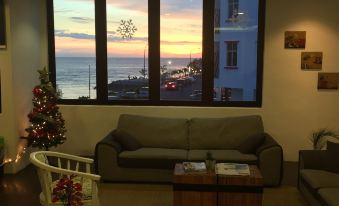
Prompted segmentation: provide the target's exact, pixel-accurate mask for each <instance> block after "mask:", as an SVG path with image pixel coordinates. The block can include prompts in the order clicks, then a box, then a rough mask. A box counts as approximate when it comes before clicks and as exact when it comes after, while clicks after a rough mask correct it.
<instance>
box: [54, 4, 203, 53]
mask: <svg viewBox="0 0 339 206" xmlns="http://www.w3.org/2000/svg"><path fill="white" fill-rule="evenodd" d="M147 2H148V1H147V0H128V1H126V0H107V37H108V38H107V39H108V43H107V45H108V56H109V57H143V55H144V49H145V48H146V51H147V45H148V14H147V13H148V6H147ZM160 12H161V57H181V58H189V55H190V53H192V57H199V56H201V48H202V45H201V42H202V0H161V11H160ZM54 15H55V16H54V21H55V46H56V55H57V56H59V57H64V56H73V57H92V56H95V41H94V38H95V22H94V1H93V0H54ZM129 19H132V22H133V24H134V25H135V27H136V28H137V31H136V32H135V34H134V36H133V38H132V39H128V40H126V39H125V40H124V39H122V37H121V35H120V34H119V33H117V29H118V27H119V25H120V21H121V20H129ZM146 55H147V53H146Z"/></svg>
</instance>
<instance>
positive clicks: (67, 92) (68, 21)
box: [53, 0, 96, 99]
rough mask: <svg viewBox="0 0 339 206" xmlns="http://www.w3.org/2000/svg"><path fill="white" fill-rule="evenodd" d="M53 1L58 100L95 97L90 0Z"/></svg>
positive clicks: (92, 17)
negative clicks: (59, 94) (59, 93)
mask: <svg viewBox="0 0 339 206" xmlns="http://www.w3.org/2000/svg"><path fill="white" fill-rule="evenodd" d="M53 2H54V3H53V6H54V34H55V55H56V58H55V61H56V85H57V89H58V90H59V91H60V92H61V95H62V96H61V98H62V99H79V98H81V99H88V98H91V99H95V98H96V90H95V86H96V64H95V62H96V58H95V22H94V0H93V1H88V0H77V1H70V0H54V1H53Z"/></svg>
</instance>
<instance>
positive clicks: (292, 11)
mask: <svg viewBox="0 0 339 206" xmlns="http://www.w3.org/2000/svg"><path fill="white" fill-rule="evenodd" d="M266 4H267V5H266V30H265V53H264V80H263V82H264V83H263V105H262V108H195V107H194V108H192V107H125V106H61V111H62V113H63V115H64V118H65V120H66V127H67V129H68V132H67V137H68V140H67V141H66V142H65V143H64V145H62V146H60V147H58V148H57V150H59V151H64V152H69V153H75V154H93V152H94V147H95V144H96V142H98V141H99V140H100V139H101V138H102V137H104V135H105V134H107V133H108V132H109V131H110V130H111V129H113V128H115V127H116V124H117V119H118V117H119V115H120V114H123V113H130V114H141V115H150V116H163V117H187V118H190V117H226V116H238V115H250V114H259V115H261V116H262V118H263V121H264V126H265V130H266V131H267V132H268V133H270V134H271V135H272V136H273V137H274V138H275V139H276V140H277V141H278V142H279V143H280V144H281V145H282V147H283V149H284V158H285V160H288V161H297V159H298V151H299V150H301V149H310V148H311V145H312V144H311V142H310V140H309V137H310V135H311V133H312V132H313V131H315V130H317V129H319V128H322V127H326V128H331V129H335V130H337V131H339V107H338V106H337V105H338V102H339V92H338V90H335V91H318V90H317V76H318V72H317V71H302V70H301V69H300V59H301V52H302V51H322V52H323V55H324V59H323V69H322V72H339V68H338V66H337V63H338V59H337V57H336V53H337V52H336V51H337V50H338V49H339V39H338V36H339V27H338V26H337V25H339V13H338V12H337V8H338V7H339V3H338V2H337V1H336V0H330V1H323V2H321V3H319V1H317V0H299V1H294V0H285V1H267V3H266ZM289 30H298V31H307V42H306V49H305V50H300V49H297V50H296V49H284V32H285V31H289Z"/></svg>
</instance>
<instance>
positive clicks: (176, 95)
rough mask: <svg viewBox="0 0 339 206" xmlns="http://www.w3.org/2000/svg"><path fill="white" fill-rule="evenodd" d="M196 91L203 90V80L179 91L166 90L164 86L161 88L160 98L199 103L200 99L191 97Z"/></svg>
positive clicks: (198, 80)
mask: <svg viewBox="0 0 339 206" xmlns="http://www.w3.org/2000/svg"><path fill="white" fill-rule="evenodd" d="M194 90H201V79H197V80H196V81H194V82H193V83H192V84H191V85H187V86H185V87H183V88H179V89H178V90H166V89H165V86H163V85H162V86H161V88H160V98H161V100H180V101H182V100H184V101H198V100H200V97H199V98H198V99H193V98H192V97H190V95H191V94H192V93H193V92H194Z"/></svg>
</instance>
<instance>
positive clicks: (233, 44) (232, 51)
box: [225, 41, 238, 68]
mask: <svg viewBox="0 0 339 206" xmlns="http://www.w3.org/2000/svg"><path fill="white" fill-rule="evenodd" d="M225 43H226V49H227V51H226V67H227V68H232V67H233V68H236V67H237V65H238V64H237V62H238V42H237V41H228V42H225Z"/></svg>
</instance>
